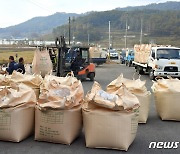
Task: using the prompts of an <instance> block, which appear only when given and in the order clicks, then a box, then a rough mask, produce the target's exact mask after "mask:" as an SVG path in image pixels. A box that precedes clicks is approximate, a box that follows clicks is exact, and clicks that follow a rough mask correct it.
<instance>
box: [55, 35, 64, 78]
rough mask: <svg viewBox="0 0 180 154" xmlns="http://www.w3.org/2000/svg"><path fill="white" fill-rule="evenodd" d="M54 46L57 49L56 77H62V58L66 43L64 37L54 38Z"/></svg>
mask: <svg viewBox="0 0 180 154" xmlns="http://www.w3.org/2000/svg"><path fill="white" fill-rule="evenodd" d="M55 45H56V47H57V49H58V60H57V76H59V77H62V76H63V74H64V71H63V56H64V54H65V51H66V43H65V38H64V36H60V37H57V38H56V41H55Z"/></svg>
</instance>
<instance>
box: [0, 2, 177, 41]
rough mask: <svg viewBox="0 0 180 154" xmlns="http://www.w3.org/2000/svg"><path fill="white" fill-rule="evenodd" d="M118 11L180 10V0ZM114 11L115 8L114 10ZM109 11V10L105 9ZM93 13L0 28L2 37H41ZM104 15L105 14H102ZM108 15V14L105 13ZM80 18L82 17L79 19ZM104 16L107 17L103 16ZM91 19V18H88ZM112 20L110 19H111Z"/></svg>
mask: <svg viewBox="0 0 180 154" xmlns="http://www.w3.org/2000/svg"><path fill="white" fill-rule="evenodd" d="M115 10H117V11H134V10H161V11H162V10H164V11H167V10H170V11H178V10H180V2H172V1H171V2H166V3H158V4H155V3H154V4H150V5H146V6H134V7H125V8H116V9H115ZM112 11H114V10H112ZM104 12H107V11H104ZM91 14H93V16H92V17H93V18H96V16H95V15H94V14H99V13H98V12H88V13H85V14H76V13H61V12H57V13H55V14H53V15H49V16H43V17H35V18H32V19H30V20H27V21H25V22H23V23H20V24H18V25H14V26H10V27H7V28H0V38H8V39H9V38H23V37H26V38H39V37H40V36H41V35H44V34H49V33H52V31H53V29H54V28H56V27H58V26H62V25H65V24H67V23H68V18H69V17H71V19H72V18H75V19H76V20H77V21H80V19H81V18H83V17H84V18H86V16H89V15H91ZM102 15H103V14H102ZM104 15H106V16H107V15H108V14H106V13H105V14H104ZM79 18H80V19H79ZM103 18H105V17H104V16H103ZM112 18H113V17H112ZM88 19H89V18H88ZM91 20H93V19H89V21H87V22H89V23H91ZM109 20H110V19H109Z"/></svg>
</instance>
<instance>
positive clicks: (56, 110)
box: [35, 75, 84, 144]
mask: <svg viewBox="0 0 180 154" xmlns="http://www.w3.org/2000/svg"><path fill="white" fill-rule="evenodd" d="M83 97H84V91H83V87H82V83H81V81H79V80H77V79H76V78H75V77H73V76H68V77H55V76H49V75H48V76H46V77H45V79H44V81H43V84H42V85H41V94H40V96H39V101H38V103H37V106H36V109H35V140H38V141H47V142H54V143H62V144H71V143H72V142H73V140H74V139H75V138H76V137H78V136H79V134H80V132H81V129H82V114H81V104H82V101H83Z"/></svg>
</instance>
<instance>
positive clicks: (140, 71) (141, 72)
mask: <svg viewBox="0 0 180 154" xmlns="http://www.w3.org/2000/svg"><path fill="white" fill-rule="evenodd" d="M136 70H137V72H138V73H139V74H140V75H143V74H144V71H143V69H142V68H141V67H139V66H137V68H136Z"/></svg>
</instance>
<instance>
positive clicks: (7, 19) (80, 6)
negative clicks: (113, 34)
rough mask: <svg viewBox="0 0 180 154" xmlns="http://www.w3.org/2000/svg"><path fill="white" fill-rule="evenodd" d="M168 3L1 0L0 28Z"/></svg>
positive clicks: (152, 0)
mask: <svg viewBox="0 0 180 154" xmlns="http://www.w3.org/2000/svg"><path fill="white" fill-rule="evenodd" d="M166 1H167V0H0V27H1V28H3V27H7V26H12V25H16V24H19V23H21V22H24V21H26V20H29V19H31V18H33V17H36V16H47V15H51V14H54V13H56V12H67V13H84V12H88V11H105V10H112V9H114V8H117V7H126V6H139V5H147V4H150V3H161V2H166ZM169 1H170V0H169ZM174 1H180V0H174Z"/></svg>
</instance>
